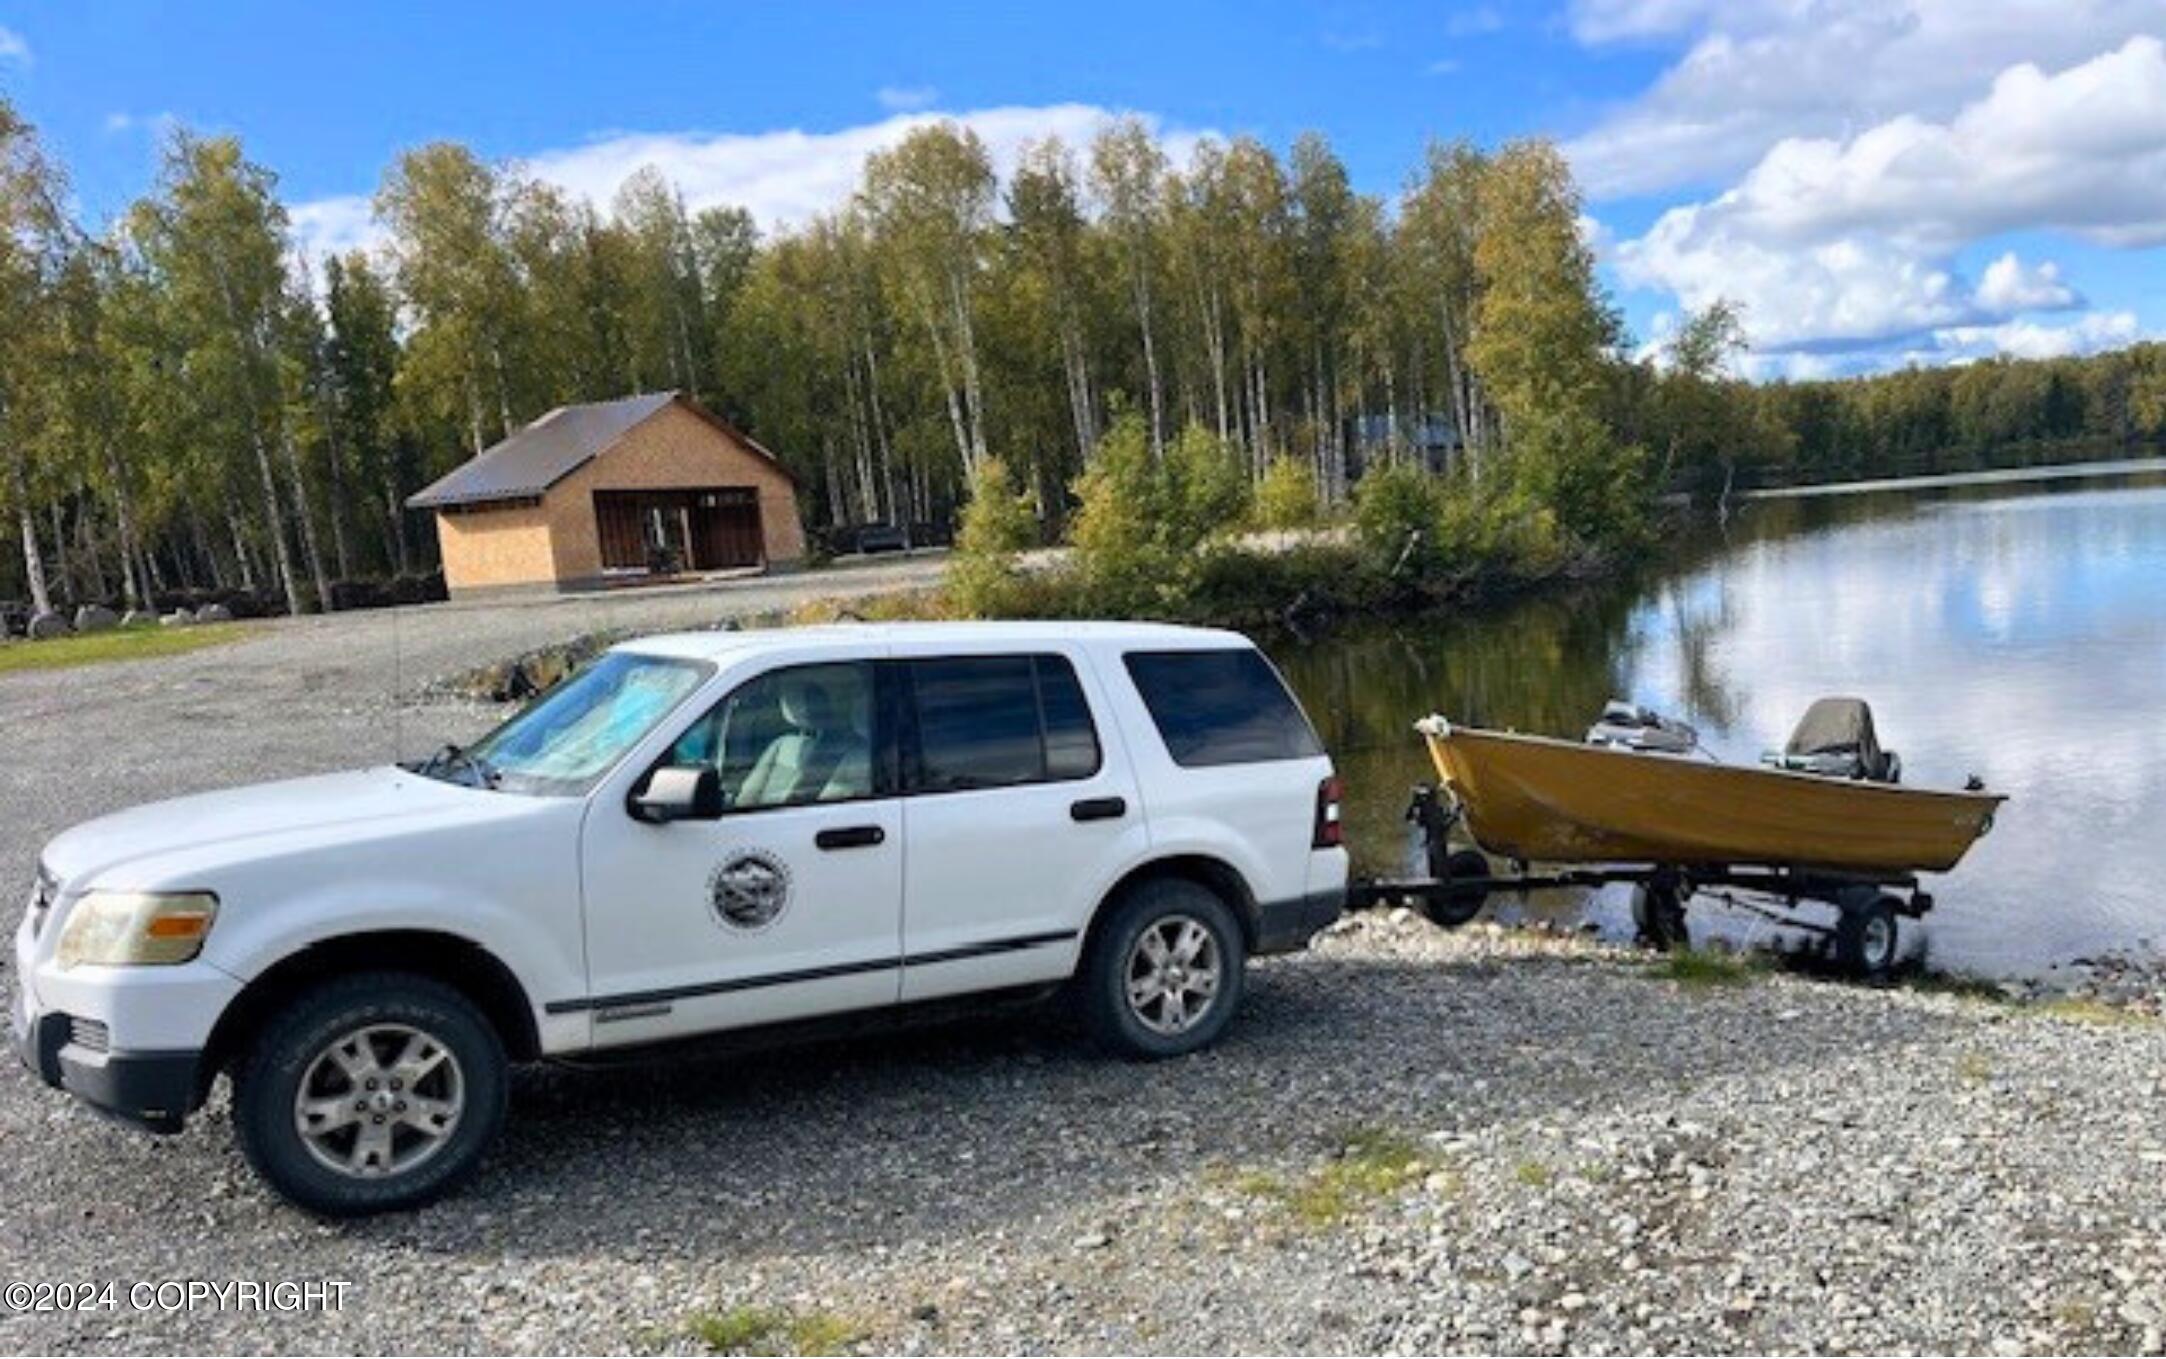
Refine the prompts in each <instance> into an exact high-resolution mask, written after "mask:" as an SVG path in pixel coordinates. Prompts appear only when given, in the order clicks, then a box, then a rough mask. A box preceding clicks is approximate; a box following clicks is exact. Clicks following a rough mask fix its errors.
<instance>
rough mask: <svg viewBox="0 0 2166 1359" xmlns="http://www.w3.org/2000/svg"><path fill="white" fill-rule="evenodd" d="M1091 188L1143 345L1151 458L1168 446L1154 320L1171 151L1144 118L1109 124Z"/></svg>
mask: <svg viewBox="0 0 2166 1359" xmlns="http://www.w3.org/2000/svg"><path fill="white" fill-rule="evenodd" d="M1091 187H1092V190H1093V191H1094V192H1095V193H1096V194H1097V196H1098V204H1099V211H1100V214H1101V219H1102V220H1103V222H1104V224H1105V229H1106V231H1107V233H1108V235H1109V236H1110V237H1111V239H1112V242H1113V246H1114V250H1115V253H1116V254H1117V256H1118V258H1119V260H1120V265H1121V273H1122V276H1123V277H1124V278H1126V280H1127V282H1128V299H1129V305H1130V307H1131V308H1132V309H1133V311H1134V315H1135V322H1136V331H1137V334H1138V335H1139V336H1140V338H1141V341H1142V354H1143V375H1144V376H1143V385H1144V391H1145V394H1146V396H1147V398H1148V401H1149V404H1148V406H1147V408H1146V409H1147V411H1148V413H1149V418H1150V434H1151V455H1152V456H1153V457H1163V456H1164V454H1165V448H1166V416H1165V383H1164V381H1163V379H1162V378H1161V376H1160V374H1159V370H1158V337H1157V325H1156V321H1155V318H1154V316H1153V306H1154V299H1155V297H1156V291H1157V286H1156V285H1157V275H1158V272H1159V269H1160V264H1159V260H1158V255H1159V251H1160V242H1161V238H1162V236H1163V233H1164V227H1165V215H1166V153H1165V152H1164V151H1162V150H1160V149H1159V146H1158V142H1157V140H1156V139H1155V138H1153V137H1152V136H1151V132H1150V129H1149V128H1147V127H1145V126H1144V124H1143V120H1142V119H1140V118H1134V117H1128V118H1119V119H1116V120H1114V121H1113V122H1112V123H1109V124H1108V125H1107V126H1106V128H1105V129H1104V130H1103V131H1102V132H1100V133H1099V134H1098V137H1097V140H1095V141H1094V142H1092V143H1091Z"/></svg>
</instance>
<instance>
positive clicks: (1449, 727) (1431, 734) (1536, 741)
mask: <svg viewBox="0 0 2166 1359" xmlns="http://www.w3.org/2000/svg"><path fill="white" fill-rule="evenodd" d="M1437 720H1438V721H1440V722H1443V723H1444V724H1445V730H1444V731H1442V732H1436V731H1430V730H1427V729H1424V728H1421V727H1419V726H1417V730H1420V731H1421V734H1422V737H1423V739H1424V740H1429V741H1440V742H1449V741H1451V740H1453V739H1455V738H1457V737H1461V736H1467V737H1475V738H1483V739H1488V740H1494V741H1518V742H1523V743H1526V744H1529V745H1544V746H1556V747H1558V748H1560V749H1563V750H1569V751H1576V752H1579V753H1582V754H1587V755H1602V756H1615V757H1617V758H1619V759H1626V760H1638V759H1649V758H1654V759H1661V760H1669V761H1672V762H1674V763H1676V764H1677V765H1680V766H1682V767H1684V768H1688V769H1704V770H1707V771H1710V772H1714V771H1724V772H1728V773H1732V774H1740V773H1742V774H1768V775H1773V776H1775V777H1778V778H1787V779H1802V780H1804V781H1806V782H1808V783H1812V784H1817V785H1823V786H1825V785H1830V784H1832V785H1836V786H1839V787H1843V788H1846V789H1856V790H1858V791H1861V792H1862V791H1871V792H1875V793H1887V794H1894V795H1896V796H1913V795H1916V794H1921V793H1922V794H1924V795H1926V796H1928V797H1947V798H1959V799H1962V800H1964V801H1967V802H1987V803H1991V804H1993V805H1994V806H1995V807H1998V806H2000V805H2001V804H2002V803H2005V802H2006V801H2008V794H2006V793H1995V792H1989V791H1987V790H1984V789H1969V788H1927V787H1923V786H1921V785H1918V784H1900V783H1878V782H1875V781H1873V780H1871V779H1843V778H1836V777H1834V776H1833V775H1830V774H1814V773H1809V772H1807V771H1805V770H1802V769H1782V768H1778V767H1777V766H1775V765H1770V764H1725V763H1723V762H1722V761H1720V760H1694V759H1692V758H1691V757H1690V756H1687V755H1671V754H1666V753H1664V752H1661V751H1652V750H1618V749H1616V748H1615V747H1612V746H1603V745H1594V744H1591V743H1588V742H1585V741H1569V740H1565V739H1564V738H1562V737H1557V736H1542V735H1539V734H1537V733H1534V732H1518V731H1498V730H1496V729H1494V728H1491V727H1472V726H1462V725H1460V724H1458V723H1456V722H1453V721H1451V719H1449V718H1446V717H1443V716H1441V715H1438V717H1437ZM1695 749H1697V747H1695Z"/></svg>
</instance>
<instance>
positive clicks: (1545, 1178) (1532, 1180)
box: [1512, 1161, 1552, 1189]
mask: <svg viewBox="0 0 2166 1359" xmlns="http://www.w3.org/2000/svg"><path fill="white" fill-rule="evenodd" d="M1512 1178H1513V1179H1515V1180H1518V1181H1519V1182H1520V1183H1521V1184H1523V1185H1525V1186H1527V1188H1529V1189H1547V1188H1548V1187H1549V1181H1550V1179H1551V1178H1552V1177H1551V1175H1550V1173H1549V1167H1548V1166H1545V1165H1543V1164H1542V1163H1541V1162H1540V1161H1521V1162H1520V1163H1519V1164H1518V1165H1516V1166H1513V1167H1512Z"/></svg>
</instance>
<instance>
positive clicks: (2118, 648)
mask: <svg viewBox="0 0 2166 1359" xmlns="http://www.w3.org/2000/svg"><path fill="white" fill-rule="evenodd" d="M1274 651H1275V653H1276V654H1277V655H1278V658H1279V660H1280V661H1281V663H1282V664H1283V665H1284V666H1285V668H1286V670H1287V673H1288V675H1289V678H1291V679H1292V681H1293V683H1294V685H1295V687H1296V688H1297V689H1298V690H1299V691H1300V692H1301V695H1302V698H1303V700H1304V701H1305V702H1306V703H1307V705H1308V707H1309V710H1310V712H1311V713H1312V714H1313V715H1314V716H1315V717H1316V719H1317V722H1318V725H1319V726H1320V727H1321V728H1322V730H1323V733H1324V737H1325V740H1326V741H1327V742H1328V743H1329V744H1330V746H1331V748H1332V750H1333V753H1334V754H1335V755H1337V757H1338V758H1339V761H1340V764H1341V768H1342V770H1343V772H1344V773H1345V775H1346V778H1347V782H1348V785H1349V790H1350V791H1349V801H1348V816H1349V825H1350V827H1351V829H1352V832H1353V843H1354V845H1355V852H1356V856H1357V859H1358V860H1359V861H1360V862H1362V864H1363V865H1364V866H1365V867H1367V868H1369V869H1372V870H1374V869H1380V868H1384V867H1387V866H1394V867H1395V866H1396V861H1397V859H1398V857H1399V855H1400V853H1401V850H1402V846H1403V836H1402V830H1401V827H1400V825H1399V821H1398V816H1399V812H1400V809H1401V807H1402V806H1403V805H1404V800H1405V794H1406V790H1407V788H1408V786H1410V785H1411V784H1412V783H1413V782H1415V781H1417V780H1420V779H1425V778H1427V777H1429V770H1428V767H1427V761H1426V758H1425V757H1424V755H1423V753H1422V751H1421V748H1420V745H1419V743H1418V742H1417V741H1416V739H1415V738H1414V737H1413V735H1412V733H1411V732H1410V730H1409V723H1411V722H1412V721H1413V719H1414V718H1415V717H1417V716H1419V715H1421V714H1423V713H1426V712H1431V711H1441V712H1444V713H1446V714H1448V715H1449V716H1451V717H1453V718H1454V719H1457V720H1462V721H1467V722H1473V723H1478V724H1480V725H1484V726H1495V727H1506V728H1513V729H1517V730H1522V731H1533V732H1541V733H1545V734H1549V735H1557V736H1566V737H1573V738H1576V737H1578V736H1579V735H1580V734H1581V733H1582V732H1583V731H1584V730H1585V729H1586V726H1587V724H1588V722H1589V721H1590V720H1592V718H1593V716H1594V714H1595V713H1596V712H1597V711H1598V710H1599V709H1600V707H1601V705H1602V703H1603V701H1604V700H1605V699H1608V698H1611V697H1627V698H1632V699H1635V700H1637V701H1640V702H1643V703H1647V704H1650V705H1652V706H1654V707H1656V708H1658V709H1661V710H1663V711H1665V712H1669V713H1673V714H1675V715H1678V716H1682V717H1685V718H1687V719H1688V720H1690V721H1692V722H1693V723H1694V724H1695V725H1696V726H1698V727H1699V728H1700V731H1701V734H1702V738H1703V740H1704V742H1705V743H1706V744H1707V746H1708V747H1709V748H1710V749H1711V750H1713V751H1714V752H1715V753H1716V754H1717V755H1719V756H1720V757H1721V758H1723V759H1725V760H1730V761H1734V762H1749V761H1752V760H1754V759H1756V758H1757V757H1758V755H1759V753H1760V752H1761V751H1762V750H1764V749H1768V748H1771V747H1774V746H1778V745H1780V744H1781V743H1782V740H1783V738H1784V737H1785V736H1787V735H1788V733H1789V730H1790V727H1791V725H1792V724H1793V723H1795V722H1796V720H1797V718H1798V717H1799V715H1800V714H1802V713H1803V712H1804V710H1805V707H1806V705H1807V704H1809V703H1810V702H1811V701H1812V700H1813V699H1814V698H1817V697H1819V696H1821V695H1824V694H1836V693H1848V694H1857V695H1859V696H1862V697H1864V698H1866V699H1868V700H1870V701H1871V703H1872V704H1873V707H1874V710H1875V713H1876V715H1877V716H1878V719H1879V724H1880V731H1881V734H1882V739H1883V740H1884V741H1885V742H1886V743H1887V744H1889V745H1890V746H1892V747H1894V748H1895V749H1897V750H1899V751H1900V752H1901V753H1902V756H1903V763H1904V770H1905V775H1904V777H1905V779H1906V781H1908V782H1911V783H1919V784H1926V785H1931V786H1943V787H1955V786H1960V784H1961V783H1962V781H1963V779H1964V777H1965V776H1966V775H1968V774H1971V773H1977V774H1979V775H1980V776H1982V777H1983V778H1984V779H1985V780H1986V782H1987V783H1988V785H1989V786H1991V787H1993V788H1995V789H1997V790H2000V791H2004V792H2007V793H2009V794H2011V795H2012V798H2013V801H2012V802H2011V804H2010V806H2009V808H2008V809H2007V811H2006V812H2005V813H2004V814H2003V815H2002V817H2001V822H2000V825H1999V827H1998V828H1997V829H1996V830H1995V831H1994V832H1993V834H1991V835H1990V836H1988V837H1987V838H1986V839H1985V841H1984V842H1982V843H1981V844H1980V845H1979V847H1978V848H1977V849H1976V850H1974V851H1973V853H1972V854H1971V856H1970V858H1969V859H1967V860H1966V861H1965V862H1964V864H1963V866H1962V867H1961V868H1960V869H1958V870H1957V871H1956V872H1955V873H1954V874H1951V875H1949V876H1948V877H1947V878H1945V879H1942V880H1941V881H1940V882H1939V883H1938V884H1937V888H1936V890H1937V895H1938V897H1939V900H1940V902H1941V909H1940V910H1939V911H1937V912H1936V913H1935V915H1934V916H1933V918H1932V920H1931V921H1930V922H1929V924H1930V929H1929V941H1930V947H1931V951H1932V957H1933V959H1934V961H1935V962H1936V964H1939V965H1944V966H1950V967H1955V968H1960V969H1964V970H1970V971H1981V972H1993V973H2003V974H2022V973H2030V972H2035V971H2038V970H2040V969H2041V968H2043V967H2045V966H2047V965H2049V964H2051V963H2054V962H2058V961H2064V960H2067V959H2069V958H2072V957H2076V956H2080V955H2084V954H2087V953H2093V952H2096V951H2099V950H2102V949H2106V948H2113V947H2126V946H2133V945H2137V944H2139V943H2143V942H2146V941H2149V940H2151V939H2153V938H2154V937H2155V938H2157V939H2159V940H2161V941H2166V898H2161V896H2160V894H2159V893H2158V892H2157V891H2156V890H2155V888H2154V887H2153V884H2154V883H2156V882H2158V881H2160V880H2161V879H2166V835H2161V834H2160V832H2161V831H2162V830H2166V812H2162V811H2161V804H2162V799H2166V478H2161V477H2158V476H2151V477H2148V478H2130V479H2123V480H2120V481H2117V482H2109V483H2062V484H2058V485H2054V486H2051V487H2046V488H2021V487H2009V486H1994V487H1973V488H1967V489H1957V490H1940V491H1934V492H1908V493H1901V492H1889V493H1875V494H1871V495H1861V496H1854V497H1830V498H1819V499H1806V500H1770V501H1761V502H1756V503H1754V504H1751V505H1749V506H1747V507H1746V508H1745V509H1744V510H1743V511H1741V512H1739V513H1737V514H1735V515H1733V516H1732V518H1731V519H1730V521H1729V523H1728V524H1727V525H1726V526H1717V525H1715V524H1714V523H1712V522H1710V523H1708V524H1707V525H1706V526H1705V527H1704V530H1703V531H1701V532H1698V533H1697V534H1696V535H1694V536H1693V537H1692V538H1691V539H1690V541H1688V542H1685V543H1682V544H1680V545H1679V547H1678V549H1677V550H1676V552H1675V554H1674V556H1673V559H1672V560H1671V561H1670V562H1669V563H1668V564H1667V566H1666V567H1665V568H1664V569H1662V570H1660V571H1656V572H1650V573H1646V574H1643V575H1641V576H1639V577H1637V578H1632V579H1620V580H1617V581H1614V582H1609V583H1605V584H1603V585H1602V586H1600V587H1598V588H1593V589H1589V590H1587V591H1585V592H1583V593H1581V594H1579V595H1577V596H1575V597H1572V598H1568V599H1557V598H1548V599H1543V600H1538V601H1532V602H1528V603H1526V604H1523V605H1520V606H1517V607H1513V608H1508V609H1504V610H1501V611H1497V612H1494V613H1490V614H1487V615H1485V616H1479V617H1459V618H1453V619H1445V620H1440V621H1436V622H1433V623H1423V624H1420V625H1402V626H1398V627H1395V628H1391V629H1382V630H1365V631H1361V632H1358V633H1347V634H1340V635H1337V636H1334V637H1330V638H1327V639H1322V640H1319V641H1315V642H1311V643H1308V644H1297V643H1286V644H1282V645H1280V646H1278V647H1275V648H1274Z"/></svg>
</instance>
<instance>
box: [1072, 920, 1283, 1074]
mask: <svg viewBox="0 0 2166 1359" xmlns="http://www.w3.org/2000/svg"><path fill="white" fill-rule="evenodd" d="M1107 909H1108V911H1109V912H1110V914H1109V915H1108V916H1107V917H1106V918H1105V920H1104V921H1103V922H1102V923H1101V925H1100V927H1099V929H1098V930H1097V931H1096V933H1095V934H1094V936H1093V937H1092V939H1091V944H1090V948H1089V949H1088V950H1087V951H1086V952H1085V954H1084V956H1083V966H1082V969H1081V970H1080V972H1079V973H1078V974H1077V977H1076V980H1077V982H1078V984H1079V985H1080V987H1081V992H1082V1000H1083V1006H1082V1008H1083V1018H1084V1022H1085V1023H1086V1024H1087V1025H1088V1026H1089V1029H1090V1033H1091V1037H1092V1038H1093V1039H1094V1040H1095V1041H1096V1042H1097V1043H1098V1044H1099V1045H1100V1046H1101V1047H1104V1048H1106V1049H1108V1050H1109V1051H1112V1052H1117V1053H1120V1054H1121V1055H1123V1056H1126V1057H1133V1058H1138V1059H1141V1060H1145V1061H1156V1060H1159V1059H1161V1058H1166V1057H1179V1056H1181V1055H1183V1054H1185V1053H1190V1052H1194V1051H1196V1050H1197V1049H1198V1048H1202V1047H1205V1046H1208V1045H1209V1044H1210V1043H1211V1042H1212V1041H1213V1040H1215V1039H1216V1038H1217V1037H1218V1036H1219V1035H1220V1034H1221V1033H1223V1032H1225V1029H1226V1026H1227V1025H1228V1024H1229V1023H1231V1022H1233V1015H1234V1011H1235V1010H1237V1009H1239V1008H1240V1005H1241V991H1242V981H1243V975H1242V974H1243V971H1244V969H1245V967H1246V965H1247V961H1248V950H1247V948H1246V947H1245V946H1244V945H1243V943H1242V940H1241V924H1240V922H1239V921H1238V920H1237V919H1235V917H1234V913H1233V910H1232V908H1231V907H1229V906H1228V905H1227V904H1226V903H1225V901H1224V900H1222V899H1221V898H1220V897H1219V895H1218V894H1217V893H1216V892H1213V891H1212V890H1210V889H1209V888H1207V887H1204V886H1202V885H1201V884H1199V883H1194V882H1190V881H1189V880H1187V879H1186V878H1152V879H1149V880H1147V881H1145V882H1142V883H1139V884H1137V885H1136V886H1134V887H1132V888H1130V889H1128V890H1127V891H1126V892H1124V893H1122V894H1121V897H1120V899H1119V900H1117V901H1115V902H1114V903H1113V904H1112V905H1111V906H1109V907H1108V908H1107Z"/></svg>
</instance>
